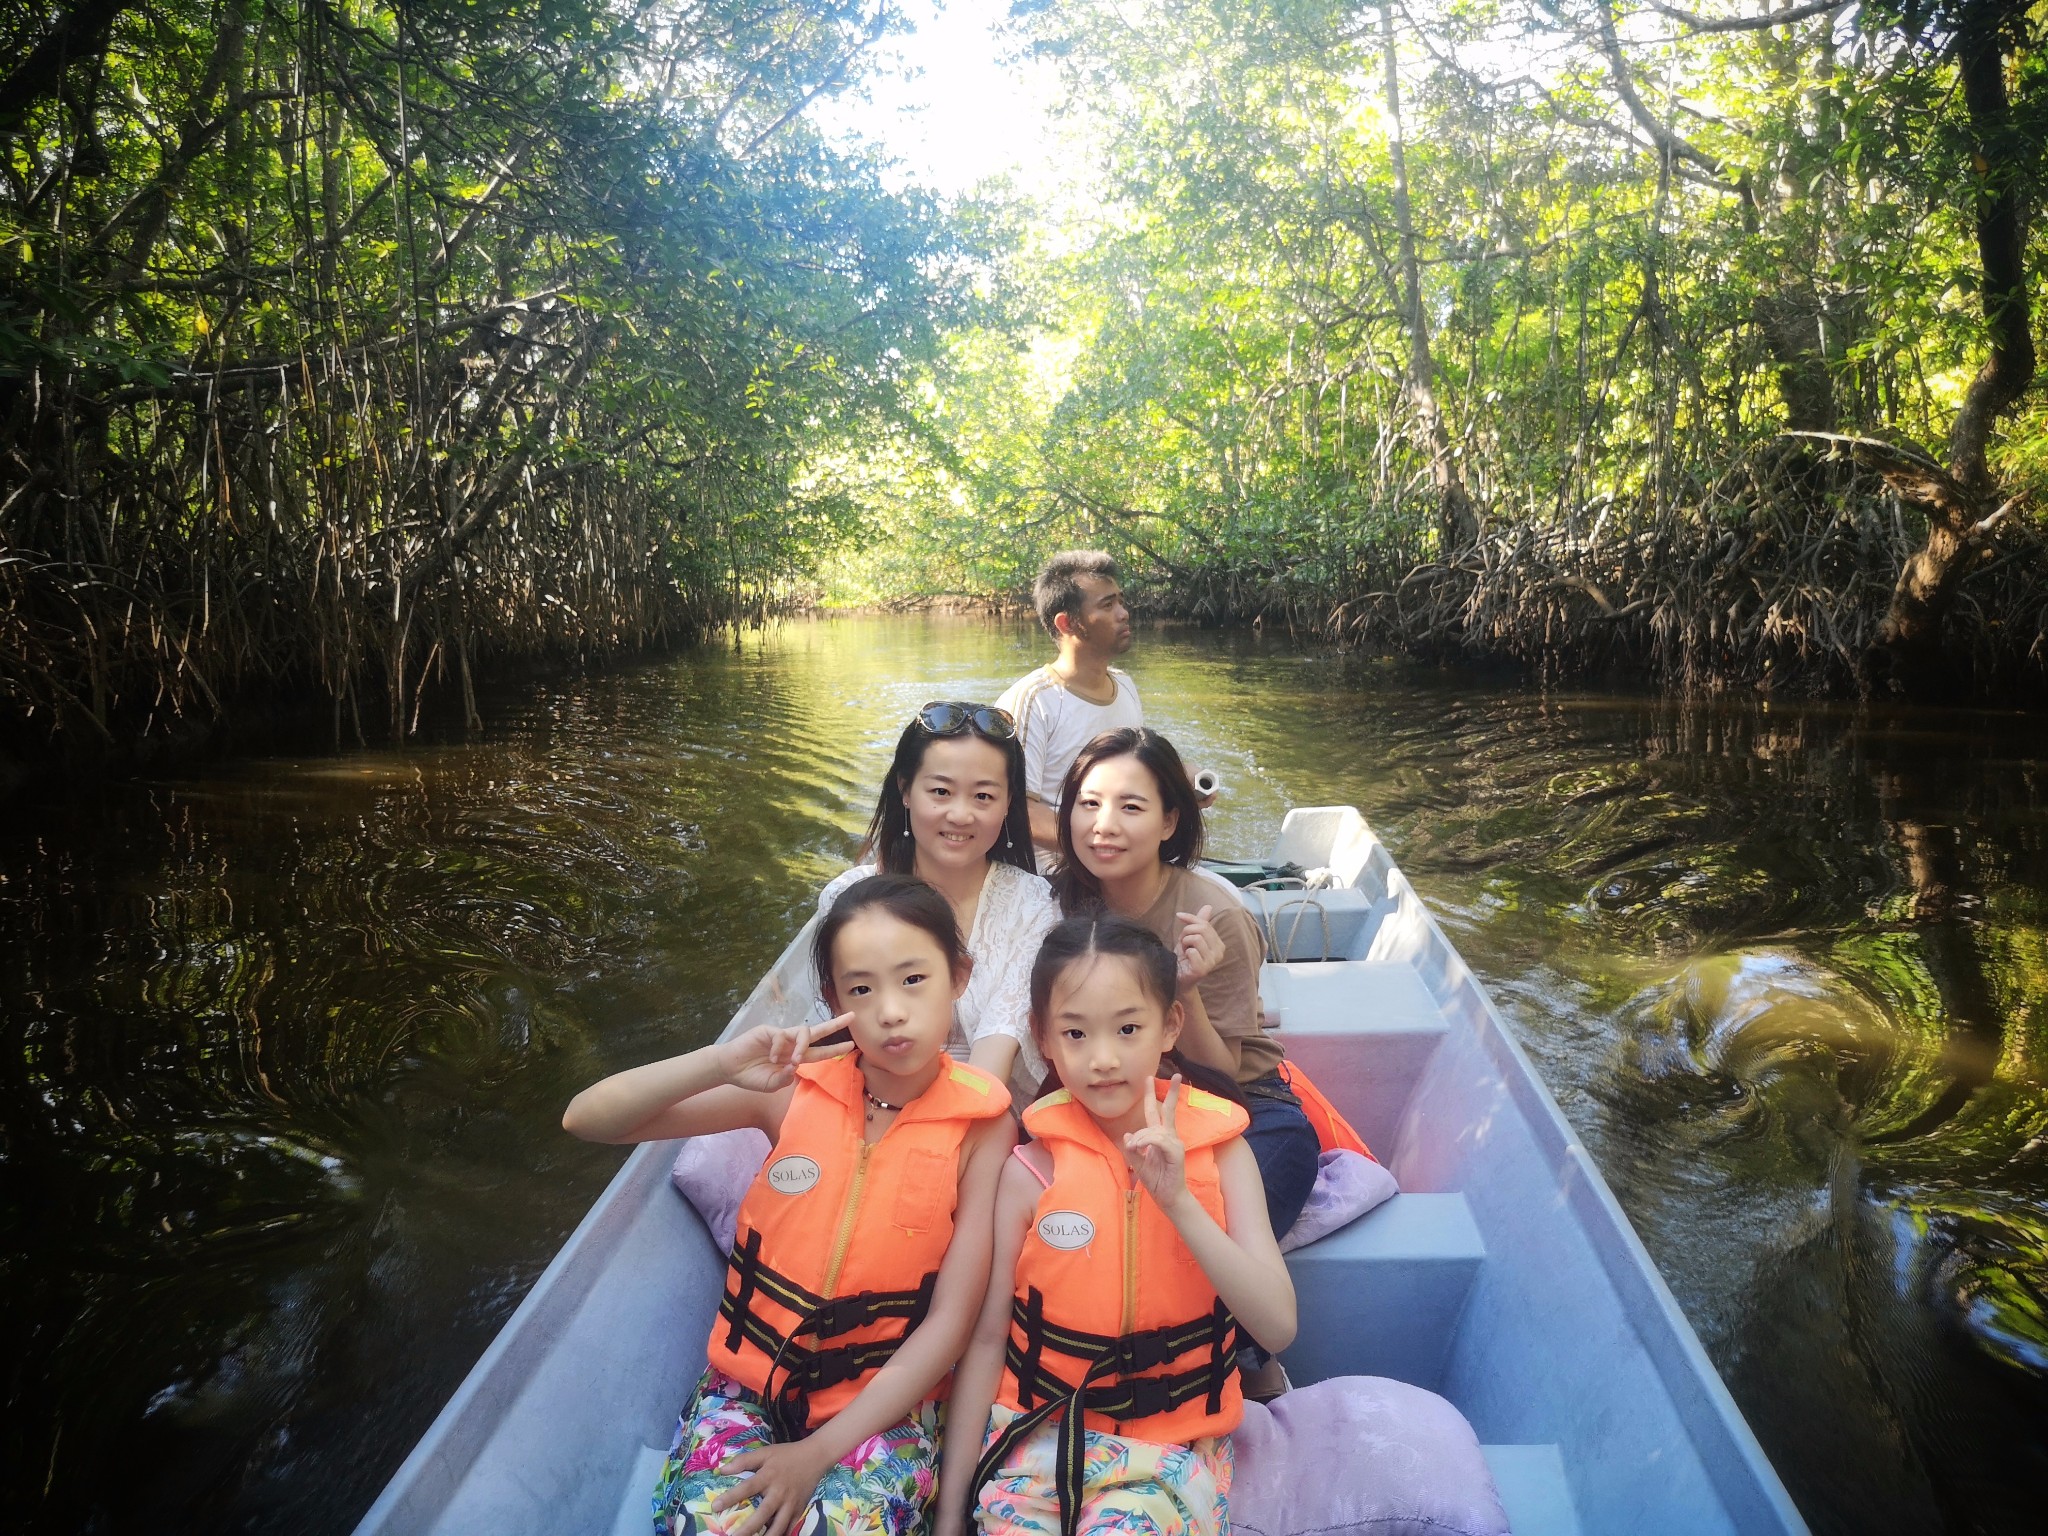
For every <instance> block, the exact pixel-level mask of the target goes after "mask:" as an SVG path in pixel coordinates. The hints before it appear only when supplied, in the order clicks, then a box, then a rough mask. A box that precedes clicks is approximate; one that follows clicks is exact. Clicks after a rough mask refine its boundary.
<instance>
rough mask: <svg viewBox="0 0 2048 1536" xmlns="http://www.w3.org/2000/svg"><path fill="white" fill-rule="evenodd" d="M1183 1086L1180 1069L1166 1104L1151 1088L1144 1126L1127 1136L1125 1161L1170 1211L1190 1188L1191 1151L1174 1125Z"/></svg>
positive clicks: (1140, 1180) (1167, 1090)
mask: <svg viewBox="0 0 2048 1536" xmlns="http://www.w3.org/2000/svg"><path fill="white" fill-rule="evenodd" d="M1180 1088H1181V1083H1180V1074H1179V1073H1178V1072H1176V1073H1174V1075H1173V1081H1172V1082H1171V1083H1170V1084H1168V1085H1167V1089H1166V1102H1165V1103H1164V1104H1163V1105H1162V1104H1161V1103H1160V1101H1159V1100H1158V1099H1157V1098H1155V1097H1153V1095H1152V1094H1151V1093H1150V1092H1149V1091H1148V1092H1147V1093H1146V1094H1145V1124H1144V1127H1143V1128H1142V1129H1140V1130H1135V1131H1132V1132H1131V1133H1130V1134H1129V1135H1128V1136H1126V1137H1124V1161H1125V1162H1127V1163H1129V1164H1130V1165H1131V1171H1132V1172H1133V1173H1135V1174H1136V1175H1137V1176H1138V1182H1139V1183H1140V1184H1142V1185H1144V1186H1145V1188H1146V1189H1147V1190H1148V1191H1150V1193H1151V1195H1152V1198H1153V1199H1154V1200H1156V1201H1158V1202H1159V1207H1160V1209H1161V1210H1164V1211H1169V1212H1170V1211H1171V1210H1172V1209H1173V1205H1174V1202H1175V1201H1177V1200H1179V1199H1180V1197H1181V1196H1182V1195H1185V1194H1186V1193H1187V1192H1188V1179H1187V1155H1188V1152H1187V1148H1186V1147H1184V1146H1183V1145H1181V1139H1180V1132H1179V1131H1177V1130H1176V1129H1175V1128H1174V1111H1175V1110H1176V1109H1177V1108H1179V1107H1180ZM1148 1089H1149V1085H1148Z"/></svg>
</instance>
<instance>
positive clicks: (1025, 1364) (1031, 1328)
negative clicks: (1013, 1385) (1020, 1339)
mask: <svg viewBox="0 0 2048 1536" xmlns="http://www.w3.org/2000/svg"><path fill="white" fill-rule="evenodd" d="M1010 1319H1011V1321H1012V1322H1014V1323H1016V1324H1018V1325H1019V1326H1020V1327H1022V1328H1023V1330H1024V1357H1023V1360H1022V1361H1021V1362H1020V1363H1019V1365H1018V1367H1017V1406H1018V1407H1019V1408H1031V1407H1034V1406H1035V1405H1034V1404H1033V1402H1032V1400H1031V1399H1032V1395H1033V1393H1034V1392H1035V1391H1036V1389H1037V1386H1038V1357H1039V1355H1040V1353H1041V1352H1042V1351H1043V1349H1044V1347H1045V1294H1044V1292H1042V1291H1040V1290H1039V1288H1038V1287H1037V1286H1035V1285H1034V1286H1031V1287H1030V1288H1028V1289H1027V1290H1026V1291H1025V1293H1024V1299H1023V1301H1021V1302H1018V1301H1012V1302H1011V1303H1010Z"/></svg>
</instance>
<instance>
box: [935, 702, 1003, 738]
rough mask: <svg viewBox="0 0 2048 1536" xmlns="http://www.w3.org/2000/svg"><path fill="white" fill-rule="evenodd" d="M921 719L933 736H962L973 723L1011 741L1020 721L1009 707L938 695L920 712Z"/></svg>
mask: <svg viewBox="0 0 2048 1536" xmlns="http://www.w3.org/2000/svg"><path fill="white" fill-rule="evenodd" d="M917 723H918V724H919V725H920V726H922V727H923V728H924V730H925V733H926V734H927V735H930V736H958V735H959V734H960V733H961V732H962V731H964V730H966V729H967V728H968V727H969V726H970V725H971V726H973V727H974V729H975V730H977V731H979V732H981V734H982V735H984V736H987V737H990V738H991V739H993V740H995V741H1008V740H1009V739H1010V738H1011V737H1012V736H1015V735H1016V734H1017V722H1016V721H1014V720H1012V719H1011V718H1010V712H1009V711H1008V710H1007V709H997V708H996V707H995V706H994V705H993V704H962V703H960V702H959V701H958V700H956V699H934V700H933V701H932V702H931V703H929V704H927V705H925V707H924V708H923V709H920V710H919V711H918V712H917Z"/></svg>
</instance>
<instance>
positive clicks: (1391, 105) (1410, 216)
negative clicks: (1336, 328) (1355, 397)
mask: <svg viewBox="0 0 2048 1536" xmlns="http://www.w3.org/2000/svg"><path fill="white" fill-rule="evenodd" d="M1380 43H1381V48H1382V51H1383V52H1384V53H1385V55H1386V88H1387V120H1388V123H1389V128H1388V135H1387V150H1388V155H1389V158H1390V159H1391V160H1392V162H1393V168H1394V198H1393V201H1394V231H1395V234H1396V236H1397V238H1398V239H1399V241H1400V254H1399V261H1400V268H1401V274H1400V276H1401V293H1400V301H1401V321H1402V326H1403V328H1404V329H1405V330H1406V331H1407V332H1408V399H1409V403H1410V404H1411V405H1413V407H1414V409H1415V416H1416V420H1417V421H1418V423H1420V425H1421V427H1422V435H1423V437H1424V439H1425V440H1426V441H1427V442H1428V444H1429V470H1430V478H1431V480H1432V481H1433V482H1434V483H1435V486H1436V494H1437V509H1438V516H1439V517H1440V518H1441V519H1442V526H1443V539H1444V549H1445V551H1446V552H1448V551H1450V550H1453V549H1457V548H1459V547H1461V546H1463V545H1466V544H1470V543H1472V542H1473V541H1474V540H1475V539H1477V538H1478V537H1479V516H1478V514H1477V513H1476V512H1475V511H1474V510H1473V507H1472V497H1471V495H1470V494H1469V493H1468V492H1467V491H1466V489H1465V482H1464V479H1463V478H1462V477H1461V476H1460V475H1459V474H1458V459H1457V453H1456V450H1455V448H1454V447H1453V445H1452V443H1451V431H1450V428H1449V427H1448V426H1446V425H1445V423H1444V413H1443V409H1442V407H1441V406H1439V405H1438V404H1437V398H1436V362H1435V359H1433V358H1432V357H1431V356H1430V352H1429V316H1428V314H1427V313H1426V312H1425V311H1424V309H1423V307H1422V263H1421V261H1420V260H1419V259H1418V258H1417V257H1416V254H1415V217H1414V213H1413V211H1412V210H1411V208H1410V207H1409V202H1408V155H1407V151H1406V149H1405V147H1404V146H1403V144H1402V130H1401V80H1400V75H1399V73H1398V72H1397V71H1396V69H1395V67H1394V7H1393V5H1392V4H1391V3H1390V0H1388V3H1383V4H1382V5H1381V6H1380Z"/></svg>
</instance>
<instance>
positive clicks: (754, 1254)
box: [718, 1229, 762, 1349]
mask: <svg viewBox="0 0 2048 1536" xmlns="http://www.w3.org/2000/svg"><path fill="white" fill-rule="evenodd" d="M729 1263H730V1266H731V1268H732V1272H733V1276H734V1279H735V1281H736V1282H737V1283H736V1285H735V1286H734V1289H732V1290H730V1291H728V1292H726V1293H725V1295H723V1296H722V1297H720V1298H719V1302H718V1310H719V1313H720V1315H721V1316H723V1317H724V1318H725V1320H726V1321H727V1322H728V1323H730V1324H731V1325H732V1326H731V1327H730V1328H728V1329H727V1330H726V1334H725V1347H726V1348H727V1349H738V1348H739V1347H740V1332H741V1325H742V1323H743V1322H744V1320H745V1319H746V1317H747V1315H748V1314H747V1303H748V1302H750V1301H752V1300H753V1299H754V1287H755V1286H756V1285H757V1284H759V1282H760V1276H761V1269H762V1265H761V1234H760V1232H759V1230H758V1229H757V1230H754V1231H750V1232H748V1233H747V1236H746V1240H745V1241H744V1242H739V1243H734V1244H733V1248H732V1257H731V1259H730V1260H729Z"/></svg>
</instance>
